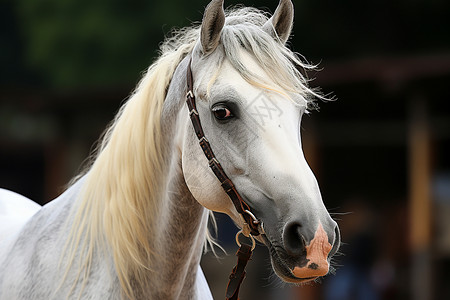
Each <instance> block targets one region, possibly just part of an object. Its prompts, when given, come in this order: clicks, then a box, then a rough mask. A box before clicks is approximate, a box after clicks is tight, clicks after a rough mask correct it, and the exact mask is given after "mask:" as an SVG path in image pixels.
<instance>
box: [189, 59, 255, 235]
mask: <svg viewBox="0 0 450 300" xmlns="http://www.w3.org/2000/svg"><path fill="white" fill-rule="evenodd" d="M191 61H192V59H190V60H189V65H188V67H187V94H186V103H187V106H188V108H189V116H190V118H191V121H192V126H193V127H194V131H195V134H196V135H197V138H198V139H199V141H200V147H201V148H202V150H203V153H204V154H205V156H206V158H207V159H208V161H209V167H210V168H211V170H212V171H213V173H214V175H216V177H217V179H218V180H219V181H220V183H221V185H222V188H223V190H224V191H225V192H226V193H227V194H228V196H229V197H230V199H231V201H232V202H233V204H234V206H235V207H236V210H237V212H238V213H240V214H241V216H242V218H243V219H244V221H245V223H244V227H248V229H249V232H248V229H247V232H246V229H244V228H243V232H244V234H245V235H246V236H248V234H249V233H250V234H251V235H253V236H257V235H259V234H260V231H259V228H260V225H261V223H260V222H259V221H258V220H257V219H256V218H255V217H254V215H253V213H252V212H251V208H250V206H249V205H248V204H247V203H245V201H244V200H243V199H242V197H241V195H239V193H238V191H237V190H236V187H235V186H234V184H233V182H232V181H231V179H230V178H228V176H227V174H225V171H224V170H223V168H222V166H221V164H220V163H219V161H218V160H217V158H216V156H215V154H214V152H213V150H212V148H211V145H210V144H209V141H208V139H207V138H206V137H205V133H204V132H203V128H202V124H201V123H200V117H199V115H198V111H197V106H196V104H195V96H194V91H193V87H194V79H193V77H192V70H191Z"/></svg>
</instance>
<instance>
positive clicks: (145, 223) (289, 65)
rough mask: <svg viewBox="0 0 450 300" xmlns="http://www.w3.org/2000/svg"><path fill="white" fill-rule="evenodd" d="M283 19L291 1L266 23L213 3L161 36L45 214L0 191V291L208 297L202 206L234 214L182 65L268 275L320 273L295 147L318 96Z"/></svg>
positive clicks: (326, 226)
mask: <svg viewBox="0 0 450 300" xmlns="http://www.w3.org/2000/svg"><path fill="white" fill-rule="evenodd" d="M292 22H293V6H292V3H291V2H290V0H281V1H280V4H279V5H278V8H277V9H276V11H275V13H274V15H273V16H272V17H271V18H270V19H269V18H268V17H266V14H264V13H262V12H261V11H259V10H256V9H253V8H239V9H235V10H230V11H228V12H227V13H225V12H224V10H223V0H213V1H212V2H211V3H210V4H209V5H208V7H207V8H206V11H205V14H204V18H203V22H202V24H201V25H200V26H198V27H192V28H188V29H185V30H182V31H179V32H178V33H176V34H174V36H172V37H171V38H168V39H167V40H166V41H165V43H164V44H163V45H162V49H161V53H162V54H161V56H160V57H159V59H158V60H157V61H156V62H155V63H153V64H152V65H151V66H150V67H149V69H148V72H147V73H146V75H145V76H144V77H143V79H142V80H141V82H140V84H139V85H138V87H137V89H136V91H135V92H134V93H133V95H132V96H131V97H130V98H129V100H128V101H127V103H126V104H125V105H123V107H122V108H121V110H120V112H119V113H118V115H117V117H116V118H115V120H114V122H113V124H112V125H111V126H110V128H109V129H108V130H107V131H106V134H105V136H104V137H103V140H102V142H101V144H100V146H99V148H98V150H97V151H96V154H95V157H93V159H92V163H91V165H90V166H89V167H88V168H87V170H86V172H85V173H84V174H82V175H80V176H78V177H77V179H76V180H75V181H74V183H73V184H72V186H71V187H70V188H68V189H67V190H66V191H65V192H64V193H63V194H62V195H61V196H59V197H58V198H57V199H55V200H53V201H52V202H50V203H48V204H47V205H45V206H43V207H42V208H37V207H36V206H33V205H31V204H29V203H28V200H24V199H23V198H20V197H18V196H12V194H11V193H10V192H7V191H2V192H1V193H0V217H1V220H0V226H1V227H0V230H1V234H0V237H1V239H2V240H1V241H0V299H5V300H10V299H27V300H28V299H67V298H70V299H72V298H75V299H124V298H127V299H211V298H212V297H211V293H210V291H209V288H208V286H207V283H206V280H205V278H204V276H203V273H202V271H201V269H200V267H199V262H200V258H201V255H202V250H203V248H204V245H205V241H209V242H210V243H211V242H212V241H211V239H210V238H209V234H208V232H207V223H208V218H209V215H210V214H209V212H210V211H216V212H223V213H226V214H228V215H229V216H230V217H231V218H232V219H233V220H234V221H235V223H236V224H237V226H239V227H242V226H243V220H242V219H241V216H240V215H239V214H238V213H237V211H236V209H235V207H234V206H233V204H232V203H231V201H230V199H229V198H228V196H227V194H226V193H225V192H224V190H223V189H222V187H221V185H220V184H219V181H218V180H217V178H216V177H215V176H214V174H213V172H212V171H211V170H210V169H209V168H208V161H207V159H206V158H205V156H204V155H203V153H202V149H201V148H200V146H199V145H198V140H197V137H196V135H195V133H194V130H193V126H192V124H191V123H190V120H189V112H188V109H187V107H186V104H185V95H186V92H187V84H186V71H187V68H188V65H189V60H190V59H191V60H192V63H191V69H192V74H193V78H194V89H193V92H194V94H195V96H196V98H197V99H198V101H197V109H198V114H199V116H200V118H201V120H202V125H203V129H204V131H205V134H206V136H207V137H208V139H209V142H210V144H211V147H212V148H213V150H214V152H215V153H216V157H217V159H218V160H219V161H220V162H221V163H222V166H223V169H224V170H225V172H226V174H227V175H228V176H229V178H230V179H231V180H232V181H233V183H234V184H235V186H236V188H237V190H238V191H239V193H240V195H242V197H243V198H244V200H245V202H246V203H247V204H248V205H249V206H250V207H251V210H252V212H254V214H255V215H256V217H257V218H258V219H259V220H261V221H262V223H263V224H264V232H263V233H262V234H261V235H260V236H259V237H258V239H259V240H260V241H261V242H263V243H264V244H265V245H266V246H267V247H268V248H269V250H270V254H271V261H272V266H273V269H274V270H275V272H276V274H277V275H278V276H279V277H281V279H283V280H284V281H287V282H293V283H301V282H305V281H309V280H314V279H315V278H317V277H319V276H324V275H326V274H327V273H328V271H329V264H330V259H331V256H332V255H333V254H334V253H336V251H337V249H338V247H339V243H340V237H339V230H338V227H337V224H336V223H335V222H334V221H333V220H332V218H331V217H330V215H329V214H328V212H327V210H326V208H325V206H324V204H323V202H322V199H321V195H320V191H319V187H318V184H317V182H316V179H315V177H314V175H313V173H312V172H311V170H310V168H309V167H308V164H307V163H306V161H305V158H304V156H303V153H302V149H301V140H300V122H301V117H302V115H303V114H304V113H305V111H306V107H307V104H308V102H309V101H312V100H311V99H312V98H314V97H317V96H318V95H317V94H316V93H315V92H314V91H313V90H311V89H310V88H308V87H307V83H306V80H305V79H304V78H303V76H302V75H301V72H300V71H299V70H298V69H299V68H308V67H309V66H308V65H306V64H303V63H302V62H301V61H300V60H299V59H298V57H297V56H296V55H295V54H294V53H293V52H291V50H289V49H288V48H287V47H286V46H285V43H286V41H287V40H288V38H289V36H290V32H291V29H292ZM12 203H15V204H12ZM27 203H28V204H27ZM22 204H23V205H22ZM27 205H28V206H30V207H29V208H28V209H27V208H24V209H23V213H20V212H17V213H16V212H15V211H18V209H20V208H21V207H25V206H27ZM14 207H16V208H17V209H14ZM11 210H12V212H11ZM14 215H16V216H17V217H18V221H17V222H16V223H15V224H12V223H11V222H10V220H11V216H14ZM6 225H11V226H6ZM224 276H226V275H225V274H224Z"/></svg>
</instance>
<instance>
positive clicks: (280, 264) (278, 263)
mask: <svg viewBox="0 0 450 300" xmlns="http://www.w3.org/2000/svg"><path fill="white" fill-rule="evenodd" d="M262 239H263V241H264V244H265V245H266V246H267V248H268V249H269V252H270V261H271V264H272V268H273V270H274V271H275V274H277V276H278V277H279V278H280V279H281V280H283V281H284V282H287V283H293V284H303V283H307V282H310V281H314V280H315V279H317V278H318V276H314V277H303V278H300V277H297V276H295V275H294V273H293V272H292V270H291V268H289V267H288V265H287V263H286V262H285V261H284V260H283V259H282V258H281V257H280V255H279V254H278V252H277V250H276V249H275V247H274V246H273V245H272V243H270V241H269V240H268V239H267V237H266V236H262Z"/></svg>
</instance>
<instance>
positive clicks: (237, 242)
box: [236, 230, 256, 251]
mask: <svg viewBox="0 0 450 300" xmlns="http://www.w3.org/2000/svg"><path fill="white" fill-rule="evenodd" d="M241 234H242V235H244V233H243V232H242V230H240V231H239V232H238V233H236V244H237V245H238V246H239V247H241V242H239V236H240V235H241ZM244 236H245V235H244ZM248 237H249V238H250V239H251V240H252V251H253V250H254V249H255V247H256V241H255V238H254V237H253V236H252V235H251V234H249V236H248Z"/></svg>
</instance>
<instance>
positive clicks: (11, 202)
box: [0, 188, 41, 241]
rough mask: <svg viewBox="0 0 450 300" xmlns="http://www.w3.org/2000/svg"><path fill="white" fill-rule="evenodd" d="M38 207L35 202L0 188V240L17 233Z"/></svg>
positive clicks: (39, 207)
mask: <svg viewBox="0 0 450 300" xmlns="http://www.w3.org/2000/svg"><path fill="white" fill-rule="evenodd" d="M39 209H41V206H40V205H39V204H37V203H36V202H34V201H32V200H30V199H28V198H26V197H24V196H22V195H20V194H17V193H15V192H12V191H9V190H5V189H1V188H0V241H2V240H4V239H6V238H7V237H8V236H12V235H14V233H17V232H18V231H19V230H20V229H21V228H22V227H23V225H25V223H26V222H27V221H28V220H29V219H30V218H31V217H32V216H33V215H34V214H35V213H36V212H38V211H39Z"/></svg>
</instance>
